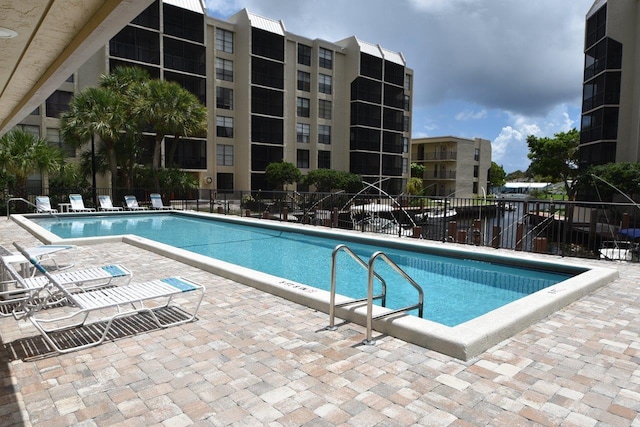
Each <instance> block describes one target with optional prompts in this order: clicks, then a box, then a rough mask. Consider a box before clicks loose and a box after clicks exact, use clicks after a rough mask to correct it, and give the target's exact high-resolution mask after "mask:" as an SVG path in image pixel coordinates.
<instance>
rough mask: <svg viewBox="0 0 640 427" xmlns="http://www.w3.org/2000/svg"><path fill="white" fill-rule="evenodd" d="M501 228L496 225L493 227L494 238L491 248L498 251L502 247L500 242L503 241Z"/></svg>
mask: <svg viewBox="0 0 640 427" xmlns="http://www.w3.org/2000/svg"><path fill="white" fill-rule="evenodd" d="M501 237H502V235H501V228H500V226H499V225H494V226H493V238H492V239H491V246H493V247H494V248H495V249H498V248H499V247H500V240H501Z"/></svg>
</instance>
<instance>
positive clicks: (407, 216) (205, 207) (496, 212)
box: [2, 189, 640, 262]
mask: <svg viewBox="0 0 640 427" xmlns="http://www.w3.org/2000/svg"><path fill="white" fill-rule="evenodd" d="M156 192H157V193H160V194H161V195H162V198H163V201H164V204H165V205H169V204H170V205H171V206H172V207H173V208H175V209H183V210H187V209H188V210H197V211H204V212H211V213H219V214H224V215H239V216H247V217H254V218H260V219H264V220H275V221H288V222H296V223H301V224H308V225H310V226H322V227H331V228H338V229H348V230H356V231H360V232H372V233H382V234H387V235H393V236H398V237H404V238H419V239H429V240H438V241H441V242H452V243H453V242H455V243H461V244H467V245H478V246H491V247H494V248H503V249H511V250H514V251H525V252H538V253H548V254H556V255H561V256H573V257H583V258H600V259H609V260H615V261H618V260H622V261H632V262H637V261H638V258H639V257H638V254H639V251H638V247H639V246H638V242H639V241H640V207H639V206H638V205H636V204H634V203H626V204H625V203H604V202H600V203H588V202H570V201H552V200H531V199H529V200H516V199H496V198H493V197H487V198H486V199H484V198H482V199H480V198H469V199H464V198H439V199H434V198H428V197H417V196H404V195H402V196H397V197H396V196H394V197H390V196H386V195H385V196H382V195H378V194H376V195H372V194H362V193H358V194H347V193H344V192H337V193H316V192H313V193H301V192H295V191H288V192H274V191H235V192H218V191H215V190H208V189H200V190H190V191H180V190H170V189H162V190H160V191H152V190H149V189H135V190H126V191H125V190H118V191H117V192H115V194H114V193H112V192H111V190H109V189H98V191H97V194H108V195H110V196H111V197H112V200H113V203H114V205H116V206H117V205H122V204H123V199H124V196H125V195H126V194H132V195H135V196H136V198H137V199H138V202H139V203H140V204H141V205H145V204H149V195H150V194H151V193H156ZM43 193H44V194H48V195H49V197H50V199H51V202H52V206H53V207H56V206H57V205H58V204H60V203H66V202H67V201H68V194H71V193H80V194H82V196H83V198H84V200H85V205H86V206H88V207H98V206H95V205H94V202H93V194H92V192H90V191H89V192H87V191H82V190H79V189H49V191H46V192H43ZM37 194H40V192H38V193H37ZM6 196H7V197H5V199H4V203H5V209H3V210H2V211H3V212H9V213H24V212H33V208H32V207H30V206H28V205H27V204H24V203H23V204H22V205H21V204H20V203H19V202H12V203H13V204H14V205H13V206H9V207H8V209H7V208H6V201H7V200H8V199H9V198H10V197H15V196H17V197H24V198H25V199H27V200H31V199H34V198H35V196H36V194H30V192H29V191H28V190H25V191H24V192H23V195H13V194H12V195H9V194H6Z"/></svg>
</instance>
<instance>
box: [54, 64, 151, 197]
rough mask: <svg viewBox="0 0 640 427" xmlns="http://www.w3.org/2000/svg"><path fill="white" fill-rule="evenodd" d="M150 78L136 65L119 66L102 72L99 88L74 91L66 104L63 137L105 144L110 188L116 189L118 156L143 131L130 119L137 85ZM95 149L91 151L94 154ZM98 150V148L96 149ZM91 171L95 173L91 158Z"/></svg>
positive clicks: (67, 139) (69, 140) (76, 141)
mask: <svg viewBox="0 0 640 427" xmlns="http://www.w3.org/2000/svg"><path fill="white" fill-rule="evenodd" d="M148 79H149V74H148V73H147V72H146V71H145V70H143V69H141V68H136V67H118V68H116V69H115V70H114V72H113V73H111V74H108V75H103V76H101V78H100V84H99V86H98V87H90V88H87V89H85V90H83V91H82V92H79V93H77V94H76V95H75V96H74V97H73V98H72V99H71V102H70V103H69V110H68V111H67V112H65V113H64V114H63V115H62V125H61V127H62V137H63V139H64V140H65V141H67V142H70V143H72V144H74V145H77V146H79V145H81V144H83V143H86V142H88V141H92V143H95V141H94V138H95V136H97V137H98V138H99V141H98V143H99V144H101V145H104V147H105V150H106V156H105V157H106V159H107V162H108V165H109V171H110V172H111V188H117V183H118V165H119V162H118V158H117V152H122V151H123V150H122V148H123V146H125V145H130V144H131V141H132V140H135V139H136V138H137V137H138V136H139V135H140V134H141V133H142V132H141V125H140V123H139V122H138V121H136V120H133V119H132V117H135V115H134V114H133V102H134V99H135V93H136V87H137V85H139V84H141V83H142V82H144V81H146V80H148ZM95 151H96V149H95V148H94V149H93V150H92V153H93V154H95ZM97 151H100V148H98V149H97ZM92 163H93V166H92V169H96V170H92V173H96V172H98V170H97V169H98V166H95V165H96V164H97V162H95V161H93V162H92Z"/></svg>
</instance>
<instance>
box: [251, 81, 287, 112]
mask: <svg viewBox="0 0 640 427" xmlns="http://www.w3.org/2000/svg"><path fill="white" fill-rule="evenodd" d="M251 112H252V113H258V114H266V115H269V116H278V117H282V116H283V112H284V93H283V92H282V91H278V90H272V89H266V88H262V87H257V86H252V87H251Z"/></svg>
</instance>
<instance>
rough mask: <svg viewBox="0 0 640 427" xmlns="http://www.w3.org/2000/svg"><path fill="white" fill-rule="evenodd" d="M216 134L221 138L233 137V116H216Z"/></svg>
mask: <svg viewBox="0 0 640 427" xmlns="http://www.w3.org/2000/svg"><path fill="white" fill-rule="evenodd" d="M216 135H217V136H219V137H221V138H233V117H224V116H218V117H216Z"/></svg>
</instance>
